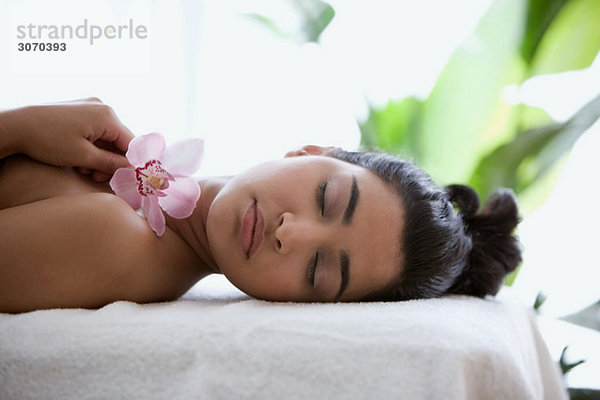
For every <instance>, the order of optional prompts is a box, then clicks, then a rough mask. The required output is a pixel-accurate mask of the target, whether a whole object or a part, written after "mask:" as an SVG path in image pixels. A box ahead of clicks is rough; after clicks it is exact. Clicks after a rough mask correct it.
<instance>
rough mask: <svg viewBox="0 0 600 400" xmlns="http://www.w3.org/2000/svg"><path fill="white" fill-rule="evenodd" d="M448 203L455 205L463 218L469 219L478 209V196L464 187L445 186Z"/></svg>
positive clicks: (467, 187) (470, 189)
mask: <svg viewBox="0 0 600 400" xmlns="http://www.w3.org/2000/svg"><path fill="white" fill-rule="evenodd" d="M445 189H446V193H447V194H448V201H450V202H453V203H456V204H457V205H458V208H459V210H460V213H461V214H462V215H463V218H467V219H469V218H471V217H473V216H474V215H475V213H476V212H477V210H478V209H479V196H478V195H477V192H476V191H475V190H473V189H472V188H471V187H469V186H465V185H448V186H446V188H445Z"/></svg>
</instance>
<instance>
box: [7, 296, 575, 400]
mask: <svg viewBox="0 0 600 400" xmlns="http://www.w3.org/2000/svg"><path fill="white" fill-rule="evenodd" d="M192 297H193V296H192ZM0 398H1V399H133V398H136V399H199V398H202V399H336V398H343V399H442V398H443V399H513V400H514V399H566V398H567V395H566V392H565V390H564V388H563V384H562V380H561V377H560V376H559V372H558V368H557V366H556V365H555V363H553V361H552V360H551V358H550V355H549V353H548V350H547V348H546V346H545V344H544V342H543V340H542V338H541V336H540V334H539V331H538V328H537V325H536V321H535V316H534V315H533V313H532V312H531V311H530V310H528V309H525V308H524V307H523V306H521V305H518V304H516V303H511V302H506V301H500V300H497V299H493V298H489V299H486V300H480V299H476V298H471V297H465V296H452V297H447V298H442V299H432V300H417V301H408V302H399V303H353V304H293V303H271V302H265V301H259V300H254V299H250V298H248V297H246V296H243V295H237V296H231V297H228V298H224V299H219V298H215V297H214V296H213V297H211V296H204V297H203V296H197V297H196V299H194V300H190V299H189V297H188V298H187V299H183V300H179V301H176V302H172V303H160V304H150V305H137V304H134V303H129V302H116V303H113V304H110V305H108V306H106V307H104V308H102V309H99V310H79V309H67V310H47V311H36V312H31V313H26V314H20V315H7V314H0Z"/></svg>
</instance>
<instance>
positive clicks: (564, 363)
mask: <svg viewBox="0 0 600 400" xmlns="http://www.w3.org/2000/svg"><path fill="white" fill-rule="evenodd" d="M568 348H569V346H565V347H564V348H563V349H562V353H560V359H559V360H558V363H559V365H560V369H561V371H562V373H563V375H566V374H567V373H568V372H569V371H570V370H572V369H573V368H575V367H576V366H578V365H580V364H583V363H584V362H585V360H579V361H576V362H574V363H569V362H567V361H566V359H565V358H566V357H565V353H566V352H567V349H568Z"/></svg>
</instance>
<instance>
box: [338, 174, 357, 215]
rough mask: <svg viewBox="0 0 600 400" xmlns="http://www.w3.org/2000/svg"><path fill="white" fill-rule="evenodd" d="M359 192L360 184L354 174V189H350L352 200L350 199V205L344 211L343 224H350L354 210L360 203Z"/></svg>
mask: <svg viewBox="0 0 600 400" xmlns="http://www.w3.org/2000/svg"><path fill="white" fill-rule="evenodd" d="M359 194H360V192H359V190H358V184H357V183H356V175H352V189H351V190H350V200H348V206H347V207H346V211H344V217H343V218H342V224H343V225H349V224H350V223H351V222H352V217H353V216H354V210H355V209H356V206H357V204H358V195H359Z"/></svg>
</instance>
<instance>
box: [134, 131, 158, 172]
mask: <svg viewBox="0 0 600 400" xmlns="http://www.w3.org/2000/svg"><path fill="white" fill-rule="evenodd" d="M164 150H165V138H164V137H163V136H162V135H161V134H160V133H157V132H152V133H149V134H147V135H143V136H136V137H134V138H133V140H132V141H131V142H130V143H129V149H128V150H127V153H126V154H125V157H127V160H129V162H130V163H131V165H135V166H136V167H142V166H144V164H145V163H146V162H147V161H149V160H157V159H159V158H160V157H161V156H162V154H163V151H164Z"/></svg>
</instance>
